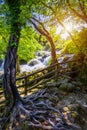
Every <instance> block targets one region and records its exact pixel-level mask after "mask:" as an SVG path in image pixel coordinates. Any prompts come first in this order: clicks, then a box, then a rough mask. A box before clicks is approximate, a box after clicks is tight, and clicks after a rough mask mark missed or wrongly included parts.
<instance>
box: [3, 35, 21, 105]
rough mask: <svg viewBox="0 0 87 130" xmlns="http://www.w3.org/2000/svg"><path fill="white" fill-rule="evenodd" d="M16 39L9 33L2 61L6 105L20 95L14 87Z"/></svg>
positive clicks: (13, 101) (12, 103)
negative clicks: (5, 52) (3, 60)
mask: <svg viewBox="0 0 87 130" xmlns="http://www.w3.org/2000/svg"><path fill="white" fill-rule="evenodd" d="M18 41H19V40H18V39H17V38H16V36H15V35H13V34H11V36H10V39H9V43H8V47H7V54H6V56H5V63H4V78H3V85H4V91H5V98H6V101H7V103H8V105H9V103H10V105H11V106H12V105H14V103H15V102H16V101H18V100H20V96H19V93H18V91H17V88H16V57H17V48H18Z"/></svg>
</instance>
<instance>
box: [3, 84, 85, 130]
mask: <svg viewBox="0 0 87 130" xmlns="http://www.w3.org/2000/svg"><path fill="white" fill-rule="evenodd" d="M24 100H25V101H26V102H27V105H26V106H25V108H26V109H27V110H29V112H30V113H31V116H30V117H29V116H28V115H26V114H24V113H22V112H20V114H19V112H17V110H16V113H15V110H14V112H13V113H12V114H11V116H10V121H9V124H7V125H6V128H5V129H6V130H43V129H45V130H47V129H49V130H87V91H85V90H81V89H79V90H75V91H74V90H73V91H72V92H67V91H62V90H60V89H59V88H58V87H56V86H53V87H52V86H51V87H49V86H48V87H46V88H43V89H41V90H38V91H36V92H34V93H32V94H31V95H29V96H27V97H25V98H24ZM14 113H15V114H14ZM14 115H15V116H14ZM5 129H4V130H5Z"/></svg>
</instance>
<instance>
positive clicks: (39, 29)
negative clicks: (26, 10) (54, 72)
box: [30, 17, 57, 63]
mask: <svg viewBox="0 0 87 130" xmlns="http://www.w3.org/2000/svg"><path fill="white" fill-rule="evenodd" d="M30 21H31V23H32V24H33V25H34V27H35V29H36V30H37V31H38V32H39V33H40V34H42V35H43V36H45V37H46V39H47V40H48V41H49V43H50V46H51V57H52V63H56V62H57V59H56V49H55V44H54V42H53V39H52V37H51V35H50V33H49V32H48V31H47V29H46V28H45V26H44V24H43V23H42V22H40V21H39V20H37V19H36V18H34V17H32V18H31V19H30ZM35 22H37V23H38V24H39V26H41V27H42V29H41V28H40V27H39V26H38V25H37V24H36V23H35Z"/></svg>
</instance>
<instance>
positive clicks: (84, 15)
mask: <svg viewBox="0 0 87 130" xmlns="http://www.w3.org/2000/svg"><path fill="white" fill-rule="evenodd" d="M67 6H68V7H69V9H70V10H71V11H72V12H73V13H74V15H76V16H77V17H79V18H80V19H82V20H84V21H85V22H86V23H87V1H86V0H75V2H73V1H72V0H67Z"/></svg>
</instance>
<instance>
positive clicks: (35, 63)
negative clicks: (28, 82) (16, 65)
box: [0, 50, 74, 78]
mask: <svg viewBox="0 0 87 130" xmlns="http://www.w3.org/2000/svg"><path fill="white" fill-rule="evenodd" d="M56 54H57V55H58V54H59V55H61V57H60V58H58V62H59V63H62V62H63V61H65V60H68V61H70V60H72V59H73V57H74V54H64V55H63V54H61V50H58V51H56ZM50 59H51V52H48V51H38V52H36V53H35V58H33V59H31V60H30V61H29V62H27V63H26V64H21V65H20V73H23V72H31V71H34V70H38V69H43V68H45V67H47V66H48V65H49V62H50ZM65 67H67V64H62V68H65ZM3 69H4V60H2V59H0V78H2V77H3V74H4V71H3Z"/></svg>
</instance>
